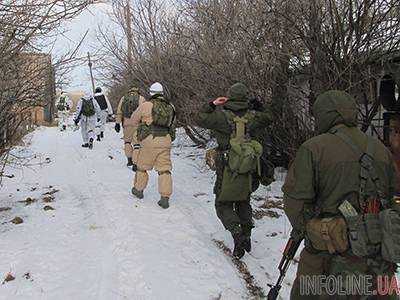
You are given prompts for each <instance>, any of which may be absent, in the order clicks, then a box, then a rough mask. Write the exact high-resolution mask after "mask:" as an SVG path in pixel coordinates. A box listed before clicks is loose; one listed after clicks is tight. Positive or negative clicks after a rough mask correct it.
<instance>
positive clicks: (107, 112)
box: [94, 87, 113, 142]
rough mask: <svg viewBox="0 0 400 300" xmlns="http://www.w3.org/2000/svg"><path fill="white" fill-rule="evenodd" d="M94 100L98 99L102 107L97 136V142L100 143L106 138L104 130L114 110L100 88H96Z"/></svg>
mask: <svg viewBox="0 0 400 300" xmlns="http://www.w3.org/2000/svg"><path fill="white" fill-rule="evenodd" d="M94 98H95V99H96V101H97V104H98V105H99V107H100V122H99V124H98V126H99V132H98V134H97V141H99V142H100V141H101V139H102V138H104V130H105V125H106V123H107V117H108V116H112V114H113V109H112V106H111V104H110V102H109V101H108V98H107V96H106V95H104V94H103V91H102V89H101V88H100V87H97V88H96V90H95V94H94Z"/></svg>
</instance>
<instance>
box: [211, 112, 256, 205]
mask: <svg viewBox="0 0 400 300" xmlns="http://www.w3.org/2000/svg"><path fill="white" fill-rule="evenodd" d="M224 113H225V115H226V117H227V120H228V122H229V123H231V124H233V126H232V127H234V128H233V130H232V135H231V139H230V142H229V144H230V149H229V150H228V153H227V161H226V167H225V170H224V175H223V182H222V190H221V194H220V195H219V200H220V201H232V197H235V196H236V197H237V198H238V199H247V197H248V195H249V194H250V193H251V192H252V191H253V190H252V189H253V186H252V184H253V174H254V173H258V175H260V158H261V155H262V153H263V147H262V145H261V144H260V143H259V142H257V141H256V140H255V139H253V138H251V137H250V135H249V134H248V132H247V131H248V130H246V129H247V128H248V126H247V125H248V123H249V122H251V120H252V114H251V113H250V112H248V113H247V114H246V115H244V116H243V117H239V116H236V115H235V114H234V113H233V112H231V111H227V110H224ZM229 199H230V200H229Z"/></svg>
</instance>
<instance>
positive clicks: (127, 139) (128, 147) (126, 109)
mask: <svg viewBox="0 0 400 300" xmlns="http://www.w3.org/2000/svg"><path fill="white" fill-rule="evenodd" d="M145 101H146V100H145V99H144V97H143V96H141V95H140V94H139V89H138V88H137V87H132V88H131V89H130V91H129V93H128V94H127V95H125V96H123V97H122V98H121V100H120V101H119V104H118V109H117V115H116V123H115V131H116V132H120V130H121V124H122V130H123V136H124V137H123V138H124V150H125V155H126V157H127V159H128V163H127V166H128V167H132V170H133V171H136V169H137V157H138V153H139V149H140V144H139V142H138V140H137V125H136V126H135V125H134V124H133V122H132V119H131V116H132V113H133V112H134V111H135V110H136V109H137V108H138V107H139V105H140V104H142V103H144V102H145Z"/></svg>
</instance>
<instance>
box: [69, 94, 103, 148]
mask: <svg viewBox="0 0 400 300" xmlns="http://www.w3.org/2000/svg"><path fill="white" fill-rule="evenodd" d="M100 112H101V110H100V107H99V105H98V104H97V101H96V100H95V99H94V97H92V96H91V95H85V96H84V97H82V98H81V99H80V100H79V101H78V104H77V107H76V112H75V117H74V122H75V125H78V123H79V125H80V127H81V133H82V140H83V144H82V147H84V148H89V149H92V148H93V142H94V139H95V137H96V133H95V130H96V123H97V122H99V121H100Z"/></svg>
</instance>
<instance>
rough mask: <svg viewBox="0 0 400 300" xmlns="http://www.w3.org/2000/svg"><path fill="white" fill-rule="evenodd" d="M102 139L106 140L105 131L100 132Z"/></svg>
mask: <svg viewBox="0 0 400 300" xmlns="http://www.w3.org/2000/svg"><path fill="white" fill-rule="evenodd" d="M100 137H101V138H102V139H104V131H102V132H100Z"/></svg>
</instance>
